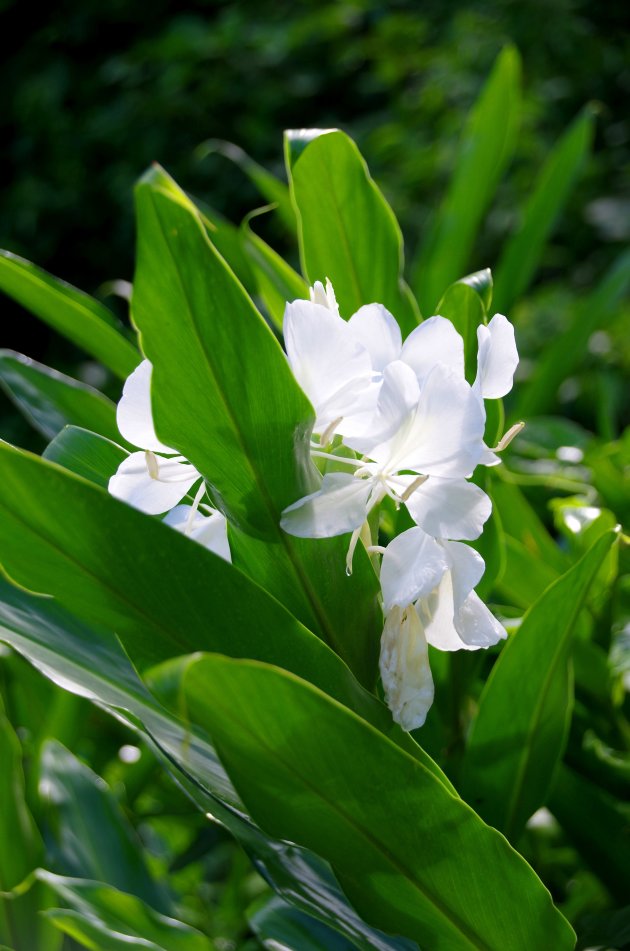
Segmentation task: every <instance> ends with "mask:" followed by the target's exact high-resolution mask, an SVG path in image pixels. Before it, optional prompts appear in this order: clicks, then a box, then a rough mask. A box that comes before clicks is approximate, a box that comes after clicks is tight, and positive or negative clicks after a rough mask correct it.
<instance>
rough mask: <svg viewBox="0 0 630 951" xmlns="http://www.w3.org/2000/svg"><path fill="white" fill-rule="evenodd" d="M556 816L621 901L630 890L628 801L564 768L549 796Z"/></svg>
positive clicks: (616, 897) (588, 861) (582, 854)
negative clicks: (606, 791)
mask: <svg viewBox="0 0 630 951" xmlns="http://www.w3.org/2000/svg"><path fill="white" fill-rule="evenodd" d="M549 809H550V810H551V812H552V813H553V814H554V816H555V817H556V819H557V820H558V822H559V823H560V825H561V826H562V828H563V830H564V831H565V833H566V834H567V836H568V838H569V839H570V840H571V841H572V842H573V844H574V845H575V847H576V848H577V849H578V851H579V853H580V856H581V857H582V858H583V859H584V861H585V862H586V863H587V865H589V866H590V868H591V869H592V870H593V872H594V873H595V874H596V875H597V877H598V878H599V879H600V880H601V881H602V882H603V883H604V885H605V886H606V888H607V889H608V891H609V892H610V894H611V895H612V896H613V897H614V898H615V899H616V901H618V902H621V903H623V902H627V900H628V893H629V890H630V848H629V846H628V828H629V824H630V816H629V814H628V804H627V802H623V801H620V800H618V799H614V798H613V797H612V796H610V795H608V794H607V793H605V792H604V791H603V790H601V789H600V788H599V787H598V786H596V785H595V784H594V783H591V782H589V781H588V780H587V779H584V778H583V777H582V776H580V775H579V774H578V773H576V772H574V771H573V770H572V769H569V768H568V767H566V766H561V767H560V769H559V770H558V775H557V777H556V781H555V783H554V786H553V789H552V791H551V795H550V797H549Z"/></svg>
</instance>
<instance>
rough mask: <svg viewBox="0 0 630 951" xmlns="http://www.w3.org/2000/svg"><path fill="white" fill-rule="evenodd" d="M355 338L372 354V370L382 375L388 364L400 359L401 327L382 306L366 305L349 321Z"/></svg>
mask: <svg viewBox="0 0 630 951" xmlns="http://www.w3.org/2000/svg"><path fill="white" fill-rule="evenodd" d="M348 326H349V327H350V329H351V330H352V333H353V336H354V338H355V339H356V340H357V341H358V342H359V343H361V344H362V345H363V346H364V347H365V349H366V350H367V351H368V353H369V354H370V357H371V359H372V369H373V370H376V371H377V372H378V373H382V372H383V370H384V369H385V367H386V366H387V364H388V363H391V362H392V360H398V359H399V358H400V348H401V346H402V337H401V334H400V327H399V326H398V324H397V322H396V320H395V319H394V317H392V315H391V314H390V312H389V311H388V310H387V309H386V308H385V307H383V305H382V304H365V305H364V306H363V307H360V308H359V310H358V311H357V312H356V314H353V315H352V317H351V318H350V320H349V321H348Z"/></svg>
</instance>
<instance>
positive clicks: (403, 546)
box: [380, 528, 507, 730]
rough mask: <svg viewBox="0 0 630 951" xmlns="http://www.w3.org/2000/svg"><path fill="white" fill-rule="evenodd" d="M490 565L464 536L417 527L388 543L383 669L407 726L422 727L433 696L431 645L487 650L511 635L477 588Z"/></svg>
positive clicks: (388, 694) (390, 698)
mask: <svg viewBox="0 0 630 951" xmlns="http://www.w3.org/2000/svg"><path fill="white" fill-rule="evenodd" d="M484 568H485V565H484V562H483V559H482V558H481V556H480V555H479V554H478V553H477V552H476V551H474V550H473V549H472V548H469V547H468V546H467V545H464V544H462V543H461V542H453V541H448V540H446V539H435V538H431V536H429V535H427V534H426V532H424V531H423V530H422V529H421V528H411V529H409V530H408V531H406V532H403V533H402V534H401V535H399V536H398V537H397V538H395V539H394V540H393V541H392V542H391V543H390V544H389V545H388V546H387V548H386V549H385V551H384V554H383V560H382V563H381V588H382V592H383V609H384V611H385V627H384V629H383V634H382V637H381V654H380V672H381V679H382V681H383V688H384V691H385V699H386V701H387V705H388V707H389V708H390V710H391V711H392V716H393V718H394V720H395V721H396V723H399V724H400V726H401V727H402V728H403V730H416V729H418V727H420V726H422V725H423V723H424V721H425V719H426V715H427V713H428V711H429V708H430V706H431V703H432V702H433V680H432V677H431V670H430V667H429V658H428V648H427V645H428V644H431V645H432V646H433V647H435V648H437V649H438V650H443V651H455V650H479V649H480V648H482V647H490V646H492V645H493V644H496V643H497V642H498V641H499V640H501V639H503V638H505V637H507V633H506V631H505V628H504V627H503V626H502V625H501V624H500V623H499V622H498V621H497V619H496V618H495V617H494V615H493V614H492V613H491V612H490V611H489V610H488V608H487V607H486V606H485V604H484V603H483V601H482V600H481V599H480V598H479V596H478V595H477V594H476V593H475V592H474V590H473V588H474V587H475V585H477V584H478V583H479V581H480V579H481V576H482V575H483V571H484Z"/></svg>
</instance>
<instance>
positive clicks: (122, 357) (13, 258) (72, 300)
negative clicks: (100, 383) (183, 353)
mask: <svg viewBox="0 0 630 951" xmlns="http://www.w3.org/2000/svg"><path fill="white" fill-rule="evenodd" d="M0 290H2V291H4V292H5V294H8V295H9V297H12V298H14V300H16V301H18V303H20V304H22V306H23V307H25V308H26V309H27V310H30V311H31V312H32V313H33V314H35V316H36V317H39V318H40V320H43V321H44V323H47V324H49V325H50V326H51V327H52V328H53V330H56V331H58V333H60V334H63V336H64V337H67V338H68V340H71V341H72V343H75V344H76V345H77V347H80V348H81V349H82V350H85V352H86V353H89V354H90V355H91V356H93V357H95V358H96V359H97V360H99V361H100V362H101V363H102V364H104V366H106V367H107V368H108V369H109V370H111V371H112V373H114V374H115V375H116V376H118V377H120V378H121V379H123V380H124V379H125V378H126V377H128V376H129V374H130V373H131V372H132V370H133V369H134V368H135V367H136V366H137V365H138V363H139V362H140V360H141V356H140V354H139V353H138V351H137V350H136V348H135V347H134V345H133V344H132V343H131V342H130V341H129V340H128V339H127V337H126V336H125V335H124V331H123V328H122V325H121V324H120V323H119V322H118V321H117V320H116V319H115V317H114V316H113V314H112V313H111V312H110V311H109V310H108V309H107V307H105V306H104V305H103V304H101V303H100V302H99V301H97V300H95V299H94V298H93V297H90V296H89V295H88V294H84V293H83V291H79V290H77V289H76V287H72V286H71V285H70V284H66V283H65V282H64V281H60V280H58V279H57V278H56V277H52V276H51V275H50V274H47V273H46V271H42V270H41V268H38V267H36V266H35V265H34V264H31V263H30V261H25V260H24V259H23V258H19V257H18V256H17V255H16V254H11V252H10V251H0Z"/></svg>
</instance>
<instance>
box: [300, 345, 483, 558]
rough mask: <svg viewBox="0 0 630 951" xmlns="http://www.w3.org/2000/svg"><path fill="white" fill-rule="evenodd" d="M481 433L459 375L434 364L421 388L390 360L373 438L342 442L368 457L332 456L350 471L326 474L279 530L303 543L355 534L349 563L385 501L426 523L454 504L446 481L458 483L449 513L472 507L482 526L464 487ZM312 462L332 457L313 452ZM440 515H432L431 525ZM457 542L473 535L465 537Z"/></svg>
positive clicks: (473, 494)
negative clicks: (376, 508) (370, 519)
mask: <svg viewBox="0 0 630 951" xmlns="http://www.w3.org/2000/svg"><path fill="white" fill-rule="evenodd" d="M483 428H484V419H483V412H482V409H481V408H480V406H479V402H478V400H477V399H476V397H475V395H474V393H473V391H472V388H471V387H470V386H469V385H468V383H466V381H465V380H464V379H463V377H462V376H460V375H459V374H458V373H457V372H456V371H454V370H452V369H450V368H448V367H445V366H443V365H442V364H438V365H437V366H435V367H434V368H433V369H432V370H431V372H430V373H429V374H428V376H427V377H426V379H425V380H424V382H423V384H422V386H419V384H418V382H417V379H416V377H415V374H414V373H413V371H412V370H411V369H410V368H409V367H408V366H407V365H406V364H404V363H402V362H401V361H394V362H393V363H390V364H389V365H388V366H387V367H386V368H385V372H384V382H383V386H382V388H381V392H380V394H379V399H378V404H377V413H376V418H375V422H374V427H373V430H372V436H371V438H368V437H367V436H365V437H356V438H354V439H351V438H348V439H347V440H346V442H347V444H348V445H350V446H351V448H353V449H357V450H358V451H359V452H363V453H364V454H365V458H364V459H363V460H357V459H346V458H343V457H340V456H330V458H332V459H334V460H335V461H336V462H339V463H342V464H347V465H349V466H352V467H354V470H355V471H354V472H353V473H345V472H332V473H327V474H326V475H325V476H324V478H323V482H322V486H321V488H320V489H319V491H317V492H314V493H312V494H311V495H308V496H306V497H305V498H303V499H300V500H299V501H297V502H295V503H294V504H293V505H290V506H288V508H286V509H285V510H284V512H283V513H282V519H281V525H282V527H283V528H284V530H285V531H287V532H289V533H290V534H292V535H299V536H300V537H305V538H327V537H329V536H331V535H342V534H345V533H346V532H353V539H352V542H351V546H350V552H349V563H350V561H351V557H352V552H353V550H354V545H355V544H356V541H357V539H358V533H359V532H360V529H361V526H362V525H363V523H364V522H365V520H366V518H367V515H368V513H369V512H370V510H371V509H372V508H373V507H374V506H375V505H378V504H379V503H380V502H381V501H382V500H383V499H384V498H385V496H390V497H391V498H393V499H394V500H395V501H396V503H397V504H400V503H405V504H407V505H408V506H409V507H410V511H412V514H413V511H414V509H415V510H416V512H417V514H418V517H419V518H420V519H421V520H424V521H426V522H427V523H428V524H429V523H431V520H432V516H431V513H430V511H429V510H430V509H431V507H432V506H434V505H443V500H445V503H444V504H445V505H450V504H451V502H450V500H449V499H448V491H447V490H445V489H444V486H442V487H441V483H442V482H445V481H446V480H449V482H450V481H451V480H456V485H454V486H453V491H454V493H455V494H456V496H457V499H458V503H457V505H456V506H455V507H454V509H453V511H454V513H455V514H457V512H458V507H459V509H461V508H462V506H463V508H468V509H470V508H472V509H475V508H476V507H477V508H478V509H479V512H478V513H477V514H476V515H474V514H473V515H471V516H470V518H471V519H472V520H473V521H474V522H475V523H477V522H480V525H483V521H485V518H487V514H485V517H484V505H485V503H484V502H483V500H484V499H485V498H486V497H485V495H484V494H483V493H482V492H481V490H478V489H477V488H476V487H473V486H469V485H468V484H467V483H465V482H464V480H465V479H466V477H467V476H469V475H470V474H471V473H472V471H473V470H474V468H475V466H476V465H477V462H478V461H479V458H480V456H481V454H482V452H483V443H482V438H483ZM314 455H322V456H325V457H328V456H329V454H327V453H323V452H318V451H317V450H315V451H314ZM429 477H431V480H430V482H429V486H428V494H427V497H426V501H425V502H422V500H421V499H422V496H421V495H420V493H422V492H423V489H424V483H425V482H427V481H428V480H429ZM461 483H463V484H464V488H462V485H461ZM425 491H427V490H425ZM479 493H480V495H479ZM416 496H417V498H416ZM462 499H463V501H462ZM440 511H442V509H440ZM445 512H446V510H445V509H444V513H443V520H444V519H447V516H446V514H445ZM488 514H489V512H488ZM460 515H461V518H462V519H463V518H464V516H463V514H462V513H461V512H460V513H459V514H457V517H458V518H459V517H460ZM438 516H439V512H436V513H435V517H434V518H433V521H436V520H437V521H436V524H438V523H439V517H438ZM470 518H469V520H470ZM439 524H441V523H439ZM479 530H480V529H479ZM469 531H471V528H470V526H469V527H468V528H465V532H469ZM477 534H478V532H477ZM456 537H476V536H475V535H470V534H466V533H465V534H463V535H461V534H460V535H457V534H456Z"/></svg>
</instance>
